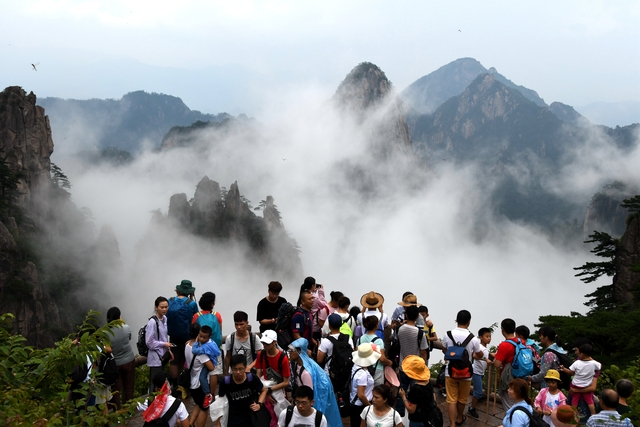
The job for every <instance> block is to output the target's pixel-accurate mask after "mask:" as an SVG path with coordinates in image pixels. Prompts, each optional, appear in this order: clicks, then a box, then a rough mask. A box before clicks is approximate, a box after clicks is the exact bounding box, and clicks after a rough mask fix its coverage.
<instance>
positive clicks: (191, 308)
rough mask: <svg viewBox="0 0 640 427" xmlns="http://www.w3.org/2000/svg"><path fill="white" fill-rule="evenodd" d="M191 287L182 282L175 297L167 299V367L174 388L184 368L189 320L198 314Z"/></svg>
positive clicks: (193, 290) (188, 282) (193, 289)
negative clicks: (171, 346)
mask: <svg viewBox="0 0 640 427" xmlns="http://www.w3.org/2000/svg"><path fill="white" fill-rule="evenodd" d="M195 291H196V288H194V287H193V285H192V283H191V281H190V280H183V281H181V282H180V284H179V285H177V286H176V296H175V297H171V298H169V310H168V311H167V330H168V332H169V341H170V342H171V344H173V348H172V349H171V352H172V353H173V360H171V365H170V367H169V375H170V376H171V385H172V387H174V388H176V387H177V383H178V375H179V373H180V371H182V369H183V368H184V348H185V343H186V342H187V341H189V338H190V337H189V327H190V326H191V318H192V317H193V315H194V314H195V313H197V312H198V304H196V302H195V301H194V299H193V298H194V296H193V293H194V292H195Z"/></svg>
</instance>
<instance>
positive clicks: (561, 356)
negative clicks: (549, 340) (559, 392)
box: [545, 348, 573, 390]
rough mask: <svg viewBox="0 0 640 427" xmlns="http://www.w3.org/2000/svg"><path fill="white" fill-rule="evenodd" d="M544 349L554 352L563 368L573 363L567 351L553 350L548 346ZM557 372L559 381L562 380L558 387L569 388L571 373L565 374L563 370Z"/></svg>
mask: <svg viewBox="0 0 640 427" xmlns="http://www.w3.org/2000/svg"><path fill="white" fill-rule="evenodd" d="M545 351H550V352H551V353H553V354H555V355H556V357H557V358H558V363H559V364H560V365H562V366H564V367H565V368H568V367H569V366H571V365H572V364H573V360H571V358H570V357H569V355H568V354H567V353H560V352H559V351H558V350H553V349H550V348H548V349H547V350H545ZM558 372H560V381H562V384H561V385H559V386H558V388H564V389H567V390H569V387H570V386H571V375H569V374H565V373H564V372H563V371H560V370H558Z"/></svg>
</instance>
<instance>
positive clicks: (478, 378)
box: [471, 374, 484, 399]
mask: <svg viewBox="0 0 640 427" xmlns="http://www.w3.org/2000/svg"><path fill="white" fill-rule="evenodd" d="M482 378H484V375H478V374H473V377H471V382H472V383H473V397H475V398H476V399H482Z"/></svg>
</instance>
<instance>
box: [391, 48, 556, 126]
mask: <svg viewBox="0 0 640 427" xmlns="http://www.w3.org/2000/svg"><path fill="white" fill-rule="evenodd" d="M485 73H489V74H492V75H494V76H495V79H496V80H497V81H499V82H500V83H502V84H504V85H505V86H507V87H511V88H513V89H516V90H517V91H519V92H520V93H522V95H523V96H524V97H525V98H527V99H529V100H530V101H532V102H533V103H535V104H536V105H538V106H541V107H546V106H547V104H546V103H545V102H544V100H543V99H542V98H540V96H538V93H537V92H536V91H534V90H531V89H528V88H526V87H524V86H520V85H517V84H515V83H513V82H512V81H511V80H509V79H507V78H506V77H505V76H503V75H502V74H500V73H498V71H497V70H496V69H495V68H493V67H491V68H489V69H486V68H485V67H483V66H482V64H481V63H480V62H479V61H477V60H475V59H473V58H460V59H456V60H455V61H453V62H450V63H449V64H447V65H444V66H442V67H440V68H438V69H437V70H436V71H433V72H432V73H429V74H427V75H426V76H423V77H421V78H419V79H418V80H416V81H415V82H413V83H411V84H410V85H409V86H407V88H406V89H405V90H403V91H402V92H401V93H400V97H401V98H402V99H403V100H404V101H405V102H406V103H407V104H409V105H410V106H411V107H412V108H413V109H414V110H416V111H417V112H419V113H421V114H430V113H432V112H434V111H435V110H436V109H437V108H438V107H439V106H441V105H442V104H443V103H444V102H445V101H446V100H447V99H449V98H451V97H453V96H457V95H460V94H461V93H462V92H464V90H465V89H466V88H467V86H469V85H470V84H471V82H472V81H474V80H475V79H476V78H477V77H478V76H479V75H481V74H485Z"/></svg>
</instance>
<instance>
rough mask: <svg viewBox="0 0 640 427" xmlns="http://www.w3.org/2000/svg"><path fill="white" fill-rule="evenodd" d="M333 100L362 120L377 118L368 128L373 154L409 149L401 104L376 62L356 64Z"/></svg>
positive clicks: (405, 151)
mask: <svg viewBox="0 0 640 427" xmlns="http://www.w3.org/2000/svg"><path fill="white" fill-rule="evenodd" d="M333 102H334V105H336V106H337V107H338V108H339V109H341V110H343V111H345V112H347V113H349V114H351V115H352V116H353V117H354V118H355V119H356V120H359V121H361V122H362V121H365V120H366V119H367V118H371V117H375V118H376V120H375V123H374V124H373V126H371V129H370V131H369V134H370V140H371V147H372V150H373V154H374V155H377V156H379V157H380V156H381V157H385V156H389V155H392V154H393V153H396V152H401V153H405V154H406V153H410V152H411V134H410V133H409V126H408V125H407V120H406V117H405V113H404V106H403V105H402V101H400V99H399V98H398V97H397V96H396V95H395V93H394V91H393V87H392V85H391V82H390V81H389V79H388V78H387V76H386V75H385V74H384V72H383V71H382V70H381V69H380V68H379V67H378V66H376V65H374V64H372V63H370V62H363V63H362V64H359V65H358V66H356V67H355V68H354V69H353V70H351V72H350V73H349V74H348V75H347V76H346V77H345V79H344V80H343V81H342V83H340V86H338V89H337V90H336V93H335V94H334V96H333Z"/></svg>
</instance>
